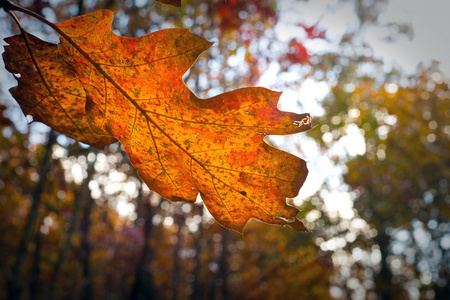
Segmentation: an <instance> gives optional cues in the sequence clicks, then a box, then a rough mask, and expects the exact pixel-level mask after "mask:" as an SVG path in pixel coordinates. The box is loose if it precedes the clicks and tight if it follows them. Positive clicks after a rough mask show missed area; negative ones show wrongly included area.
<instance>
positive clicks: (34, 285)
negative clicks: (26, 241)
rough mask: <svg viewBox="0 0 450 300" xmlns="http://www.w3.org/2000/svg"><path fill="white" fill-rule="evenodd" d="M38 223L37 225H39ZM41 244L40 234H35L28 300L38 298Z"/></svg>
mask: <svg viewBox="0 0 450 300" xmlns="http://www.w3.org/2000/svg"><path fill="white" fill-rule="evenodd" d="M41 222H42V221H40V222H39V223H41ZM41 242H42V235H41V232H40V231H38V232H36V237H35V248H34V253H33V265H32V267H31V282H30V289H29V290H30V300H33V299H36V298H38V297H37V296H38V293H39V276H40V274H41V267H40V263H41V245H42V244H41Z"/></svg>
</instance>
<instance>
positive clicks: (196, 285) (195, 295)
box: [191, 205, 203, 300]
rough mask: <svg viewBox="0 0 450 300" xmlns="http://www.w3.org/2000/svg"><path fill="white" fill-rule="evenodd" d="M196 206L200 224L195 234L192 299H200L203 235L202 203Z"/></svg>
mask: <svg viewBox="0 0 450 300" xmlns="http://www.w3.org/2000/svg"><path fill="white" fill-rule="evenodd" d="M197 207H198V210H199V212H198V215H199V216H200V218H201V221H200V224H199V225H198V230H197V234H196V235H195V245H194V250H195V258H194V260H195V267H194V281H193V283H192V296H191V299H192V300H199V299H201V291H202V288H201V285H200V275H201V274H200V271H201V263H202V262H201V252H202V246H201V241H202V237H203V205H201V206H197Z"/></svg>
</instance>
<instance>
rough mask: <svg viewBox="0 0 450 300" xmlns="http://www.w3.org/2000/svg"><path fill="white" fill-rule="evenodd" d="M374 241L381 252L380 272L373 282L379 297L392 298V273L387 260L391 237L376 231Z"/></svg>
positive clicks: (382, 299) (382, 298) (384, 299)
mask: <svg viewBox="0 0 450 300" xmlns="http://www.w3.org/2000/svg"><path fill="white" fill-rule="evenodd" d="M375 242H376V243H377V244H378V246H379V247H380V252H381V262H380V272H379V273H378V274H377V275H376V278H375V284H376V286H377V291H378V294H379V299H381V300H391V299H392V294H391V291H392V288H393V286H392V273H391V270H390V268H389V265H388V262H387V256H388V254H389V245H390V242H391V237H390V235H389V234H387V233H386V232H385V231H383V232H380V233H378V235H377V236H376V238H375Z"/></svg>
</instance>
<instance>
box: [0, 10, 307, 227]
mask: <svg viewBox="0 0 450 300" xmlns="http://www.w3.org/2000/svg"><path fill="white" fill-rule="evenodd" d="M112 20H113V13H112V12H110V11H106V10H102V11H97V12H94V13H92V14H89V15H84V16H80V17H77V18H74V19H72V20H69V21H66V22H62V23H58V24H56V26H57V27H58V28H59V29H60V30H61V31H62V32H64V33H65V34H66V35H67V38H68V39H69V40H67V39H65V38H61V40H60V44H59V45H58V46H56V45H46V46H44V44H39V43H38V42H35V43H37V44H36V45H33V48H34V49H33V51H34V52H35V53H36V56H38V57H41V56H42V57H52V59H51V60H49V62H48V63H46V62H42V64H43V67H44V66H45V68H46V69H45V70H44V71H45V73H46V74H47V75H46V77H49V78H47V79H46V80H48V83H49V85H51V86H52V90H53V89H55V90H58V91H62V93H63V97H62V98H61V99H63V100H59V98H58V97H56V96H55V97H48V98H49V101H40V102H36V101H35V99H33V97H34V96H33V95H29V94H30V91H29V90H26V89H25V88H24V87H25V83H26V84H29V85H31V83H28V81H30V80H31V81H33V80H34V79H35V78H34V77H32V78H30V79H28V77H27V76H25V75H24V73H22V72H25V71H26V70H24V69H21V68H18V67H16V68H13V67H12V65H13V66H14V60H13V61H10V60H9V58H10V57H14V56H13V52H17V51H19V49H17V48H22V50H21V51H22V52H23V51H25V50H24V49H23V46H19V45H18V42H16V41H14V40H12V39H18V37H14V38H12V39H8V40H7V41H8V42H9V43H11V44H10V46H8V47H6V52H7V53H6V55H4V58H5V62H6V64H7V65H8V69H9V70H13V69H14V70H15V71H13V72H20V74H21V75H22V76H21V77H20V78H18V79H19V86H18V89H19V90H20V95H21V97H19V99H20V100H18V101H19V103H21V102H22V103H23V102H25V101H27V102H30V103H33V104H30V105H31V106H32V110H29V111H28V113H35V114H38V111H45V110H50V109H51V108H52V107H55V104H54V103H53V104H52V103H51V101H50V100H51V99H53V100H54V101H56V102H62V101H64V102H67V103H75V102H81V101H82V100H81V98H80V97H81V93H80V89H79V88H76V92H73V86H77V84H74V85H69V82H67V84H66V83H65V82H64V80H63V78H67V77H68V78H70V80H72V79H73V80H74V81H76V80H78V84H79V85H81V87H82V89H81V90H84V91H85V102H84V103H85V107H86V117H87V119H88V122H89V128H90V130H91V131H93V132H94V133H95V134H97V135H99V136H101V137H105V136H109V137H111V138H115V139H118V140H119V141H120V142H121V143H122V145H123V147H124V148H125V150H126V151H127V153H128V155H129V157H130V160H131V162H132V163H133V165H134V166H135V167H136V169H137V170H138V173H139V175H140V176H141V178H142V179H143V181H144V182H145V183H146V184H147V185H148V187H149V188H150V189H151V190H153V191H155V192H157V193H158V194H160V195H161V196H162V197H164V198H166V199H168V200H171V201H186V202H191V203H193V202H195V201H196V199H197V196H198V194H199V193H200V195H201V197H202V199H203V201H204V203H205V205H206V207H207V208H208V210H209V211H210V213H211V214H212V215H213V216H214V218H215V219H216V220H217V221H218V222H219V223H220V224H221V225H223V226H224V227H227V228H230V229H233V230H236V231H238V232H242V231H243V229H244V226H245V224H246V223H247V222H248V220H249V219H250V218H256V219H259V220H261V221H264V222H267V223H270V224H278V225H289V226H291V227H292V228H294V229H295V230H298V231H300V230H306V229H305V227H304V225H303V224H302V223H301V222H300V221H299V220H298V219H297V218H296V215H297V214H298V210H297V209H296V208H295V207H292V206H289V205H287V204H286V197H295V196H296V195H297V194H298V191H299V189H300V187H301V186H302V185H303V182H304V181H305V179H306V175H307V168H306V163H305V162H304V161H303V160H302V159H300V158H298V157H296V156H294V155H292V154H289V153H286V152H283V151H281V150H278V149H275V148H272V147H270V146H269V145H268V144H266V143H265V142H264V141H263V138H264V136H265V135H268V134H276V135H281V134H282V135H285V134H293V133H298V132H302V131H305V130H307V129H309V128H310V127H311V118H310V116H309V115H308V114H300V115H299V114H294V113H287V112H281V111H279V110H278V109H277V108H276V105H277V102H278V99H279V96H280V93H279V92H274V91H271V90H268V89H265V88H243V89H238V90H234V91H231V92H227V93H224V94H221V95H218V96H216V97H213V98H209V99H199V98H197V97H196V96H195V95H194V94H193V93H192V92H191V91H190V90H189V89H188V88H187V87H186V85H185V84H184V82H183V80H182V76H183V75H184V74H185V73H186V71H187V70H188V69H189V68H190V67H191V66H192V64H193V63H194V62H195V60H196V59H197V57H198V56H199V55H200V54H201V53H202V52H203V51H205V50H206V49H208V48H209V47H210V46H211V43H210V42H208V41H206V40H205V39H203V38H202V37H199V36H196V35H194V34H191V33H190V32H189V31H188V30H186V29H166V30H161V31H157V32H155V33H151V34H147V35H145V36H142V37H139V38H126V37H120V36H117V35H115V34H114V33H113V32H112V31H111V23H112ZM34 39H35V38H33V40H34ZM74 45H76V48H78V50H77V49H76V48H75V47H74ZM47 53H51V54H47ZM25 62H26V63H27V64H29V62H28V61H25ZM52 63H55V64H57V65H58V66H57V67H56V66H55V67H51V65H52ZM23 68H24V67H23ZM30 68H33V67H28V69H30ZM47 69H48V70H47ZM67 70H70V72H69V73H70V75H67V74H66V73H65V71H67ZM52 72H53V73H52ZM50 77H51V78H50ZM52 78H55V79H52ZM75 79H76V80H75ZM66 80H69V79H66ZM21 85H22V89H23V91H21V90H22V89H21V88H20V86H21ZM17 93H19V92H17ZM17 93H15V94H13V95H14V96H16V95H17ZM22 95H23V96H22ZM25 96H30V97H31V98H30V99H29V100H27V99H25ZM21 105H22V107H24V105H23V104H21ZM61 106H62V104H61ZM25 107H27V106H25ZM70 123H72V120H71V119H70V118H63V117H61V118H59V123H51V124H50V126H51V127H53V128H54V129H55V130H58V131H60V132H62V133H66V132H65V130H66V127H70V126H71V125H70ZM68 124H69V125H68ZM88 132H89V131H88ZM88 134H90V133H88Z"/></svg>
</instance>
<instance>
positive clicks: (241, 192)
mask: <svg viewBox="0 0 450 300" xmlns="http://www.w3.org/2000/svg"><path fill="white" fill-rule="evenodd" d="M239 194H241V195H243V196H247V192H246V191H240V192H239Z"/></svg>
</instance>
